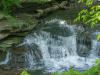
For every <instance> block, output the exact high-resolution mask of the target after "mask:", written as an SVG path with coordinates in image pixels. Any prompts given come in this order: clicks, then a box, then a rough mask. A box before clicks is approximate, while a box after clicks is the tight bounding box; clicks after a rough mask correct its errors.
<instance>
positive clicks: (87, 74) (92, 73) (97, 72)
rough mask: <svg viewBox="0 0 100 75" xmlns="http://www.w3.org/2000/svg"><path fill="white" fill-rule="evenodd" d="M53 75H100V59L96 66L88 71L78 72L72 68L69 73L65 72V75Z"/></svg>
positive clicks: (56, 74)
mask: <svg viewBox="0 0 100 75" xmlns="http://www.w3.org/2000/svg"><path fill="white" fill-rule="evenodd" d="M52 75H100V59H97V60H96V64H95V65H94V66H93V67H92V68H90V69H88V70H86V71H78V70H75V69H73V68H70V69H69V70H68V71H64V72H63V73H62V72H61V73H59V72H54V73H52Z"/></svg>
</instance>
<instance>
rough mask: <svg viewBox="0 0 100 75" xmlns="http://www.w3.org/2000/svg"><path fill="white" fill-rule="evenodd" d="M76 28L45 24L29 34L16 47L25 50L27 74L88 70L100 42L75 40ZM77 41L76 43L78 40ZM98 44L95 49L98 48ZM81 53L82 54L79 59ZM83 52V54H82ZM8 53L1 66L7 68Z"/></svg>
mask: <svg viewBox="0 0 100 75" xmlns="http://www.w3.org/2000/svg"><path fill="white" fill-rule="evenodd" d="M76 30H78V28H77V26H76V25H68V24H67V23H66V21H64V20H61V19H53V20H50V21H46V22H45V23H44V24H43V26H42V27H40V29H37V30H35V31H33V32H31V33H30V34H29V35H28V36H26V37H25V38H24V40H23V42H22V43H21V44H20V45H18V46H19V47H20V46H23V47H24V48H25V51H26V52H25V53H24V59H25V61H24V64H25V68H27V69H29V70H40V69H44V70H45V71H48V72H52V71H61V70H62V71H63V70H67V69H69V68H70V67H74V68H76V69H80V70H81V69H82V70H84V69H89V68H90V67H91V66H93V64H94V63H95V60H96V59H97V58H98V57H99V55H98V53H97V52H98V51H99V50H100V42H98V41H97V40H96V38H95V39H92V38H91V39H89V41H90V43H91V44H88V42H87V40H86V39H87V38H84V37H83V36H79V37H78V35H77V34H78V33H77V31H76ZM77 39H78V40H77ZM97 44H98V45H97ZM81 52H83V54H82V56H81ZM84 52H85V53H84ZM8 56H9V52H8V54H7V56H6V58H5V60H4V61H3V62H0V65H1V64H7V62H8V60H9V58H8Z"/></svg>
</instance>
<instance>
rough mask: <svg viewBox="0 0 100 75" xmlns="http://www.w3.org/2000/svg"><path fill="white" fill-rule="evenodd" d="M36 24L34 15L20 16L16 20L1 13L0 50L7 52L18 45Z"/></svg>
mask: <svg viewBox="0 0 100 75" xmlns="http://www.w3.org/2000/svg"><path fill="white" fill-rule="evenodd" d="M36 24H37V20H36V19H34V18H32V15H28V14H19V15H16V19H14V18H12V17H11V16H5V15H4V14H1V13H0V41H1V42H0V49H1V50H3V51H5V50H7V49H8V48H9V47H11V46H12V45H13V44H18V43H19V42H20V41H21V38H22V37H24V36H25V35H27V34H28V32H29V31H31V30H32V29H33V28H34V27H35V25H36Z"/></svg>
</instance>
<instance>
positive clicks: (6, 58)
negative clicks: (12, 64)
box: [0, 51, 11, 65]
mask: <svg viewBox="0 0 100 75" xmlns="http://www.w3.org/2000/svg"><path fill="white" fill-rule="evenodd" d="M10 59H11V53H10V51H7V54H6V57H5V59H4V60H3V61H1V62H0V65H6V64H8V62H9V61H10Z"/></svg>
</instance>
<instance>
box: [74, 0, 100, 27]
mask: <svg viewBox="0 0 100 75" xmlns="http://www.w3.org/2000/svg"><path fill="white" fill-rule="evenodd" d="M80 2H83V3H84V2H85V5H84V6H85V8H84V9H83V10H81V11H80V12H79V14H78V16H77V18H76V19H75V22H81V23H84V24H86V25H90V26H91V27H94V26H95V25H96V24H98V23H99V22H100V5H96V4H95V5H93V2H94V1H93V0H79V3H80Z"/></svg>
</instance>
